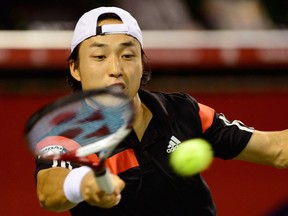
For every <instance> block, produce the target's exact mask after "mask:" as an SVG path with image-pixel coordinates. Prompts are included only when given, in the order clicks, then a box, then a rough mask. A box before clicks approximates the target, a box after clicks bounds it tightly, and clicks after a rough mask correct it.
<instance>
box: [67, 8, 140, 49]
mask: <svg viewBox="0 0 288 216" xmlns="http://www.w3.org/2000/svg"><path fill="white" fill-rule="evenodd" d="M105 13H114V14H116V15H118V16H119V17H120V19H121V20H122V22H123V23H121V24H107V25H102V26H98V27H97V21H98V17H99V16H100V15H102V14H105ZM105 34H127V35H130V36H132V37H134V38H136V39H137V40H138V41H139V43H140V44H141V47H142V48H143V39H142V32H141V29H140V27H139V25H138V23H137V21H136V19H134V17H132V16H131V14H130V13H128V12H127V11H125V10H123V9H121V8H117V7H99V8H95V9H93V10H90V11H88V12H86V13H85V14H83V16H82V17H80V19H79V20H78V22H77V24H76V27H75V29H74V34H73V38H72V43H71V53H72V52H73V50H74V48H75V47H76V46H77V45H78V44H80V43H81V42H82V41H84V40H85V39H87V38H89V37H92V36H96V35H105Z"/></svg>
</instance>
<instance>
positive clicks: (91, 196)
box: [81, 171, 125, 208]
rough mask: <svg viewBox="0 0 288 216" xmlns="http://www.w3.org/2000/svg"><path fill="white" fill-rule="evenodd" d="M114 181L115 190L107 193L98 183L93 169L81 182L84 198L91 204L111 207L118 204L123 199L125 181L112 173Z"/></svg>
mask: <svg viewBox="0 0 288 216" xmlns="http://www.w3.org/2000/svg"><path fill="white" fill-rule="evenodd" d="M111 177H112V182H113V184H114V187H115V190H114V193H112V194H106V193H105V192H104V191H102V190H101V188H99V186H98V185H97V183H96V180H95V175H94V173H93V171H91V172H89V173H87V174H86V175H85V176H84V178H83V179H82V182H81V194H82V197H83V198H84V200H85V201H86V202H87V203H89V204H90V205H93V206H97V207H101V208H111V207H113V206H115V205H117V204H118V203H119V202H120V199H121V191H122V190H123V189H124V187H125V183H124V181H123V180H122V179H120V178H119V176H117V175H113V174H111Z"/></svg>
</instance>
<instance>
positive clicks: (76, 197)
mask: <svg viewBox="0 0 288 216" xmlns="http://www.w3.org/2000/svg"><path fill="white" fill-rule="evenodd" d="M91 170H92V169H91V168H90V167H87V166H82V167H79V168H75V169H73V170H71V171H70V172H69V174H68V175H67V176H66V178H65V180H64V185H63V191H64V194H65V197H66V198H67V200H69V201H70V202H72V203H80V202H82V201H83V200H84V199H83V197H82V194H81V189H80V188H81V181H82V179H83V178H84V176H85V175H86V174H87V173H88V172H89V171H91Z"/></svg>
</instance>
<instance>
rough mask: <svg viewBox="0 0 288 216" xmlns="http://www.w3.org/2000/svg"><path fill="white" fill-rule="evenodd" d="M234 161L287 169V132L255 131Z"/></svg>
mask: <svg viewBox="0 0 288 216" xmlns="http://www.w3.org/2000/svg"><path fill="white" fill-rule="evenodd" d="M236 159H240V160H244V161H249V162H255V163H259V164H264V165H270V166H273V167H276V168H288V130H283V131H274V132H264V131H255V132H254V133H253V135H252V137H251V139H250V141H249V143H248V144H247V146H246V148H245V149H244V150H243V151H242V152H241V154H240V155H238V157H236Z"/></svg>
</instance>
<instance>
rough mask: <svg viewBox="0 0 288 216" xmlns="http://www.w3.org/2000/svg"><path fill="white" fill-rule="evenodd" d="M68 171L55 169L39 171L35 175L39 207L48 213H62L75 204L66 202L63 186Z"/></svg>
mask: <svg viewBox="0 0 288 216" xmlns="http://www.w3.org/2000/svg"><path fill="white" fill-rule="evenodd" d="M69 172H70V170H69V169H65V168H60V167H55V168H49V169H45V170H41V171H40V172H39V173H38V175H37V194H38V199H39V202H40V205H41V206H42V207H43V208H45V209H47V210H50V211H56V212H62V211H67V210H69V209H71V208H73V207H74V206H75V205H76V204H75V203H71V202H70V201H68V200H67V198H66V197H65V195H64V192H63V184H64V181H65V178H66V176H67V175H68V173H69Z"/></svg>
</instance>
